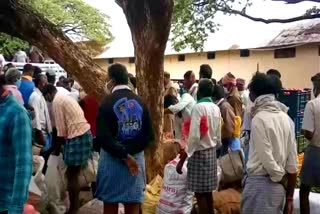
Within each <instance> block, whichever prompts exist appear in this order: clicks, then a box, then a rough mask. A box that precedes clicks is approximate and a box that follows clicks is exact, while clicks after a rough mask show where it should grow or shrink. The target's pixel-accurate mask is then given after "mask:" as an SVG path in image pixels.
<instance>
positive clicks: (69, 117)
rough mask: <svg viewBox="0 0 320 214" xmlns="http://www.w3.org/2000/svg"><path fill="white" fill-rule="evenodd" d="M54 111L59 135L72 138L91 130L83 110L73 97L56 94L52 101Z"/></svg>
mask: <svg viewBox="0 0 320 214" xmlns="http://www.w3.org/2000/svg"><path fill="white" fill-rule="evenodd" d="M52 111H53V115H54V120H55V126H56V129H57V132H58V137H64V138H66V139H72V138H75V137H79V136H81V135H83V134H85V133H86V132H87V131H89V130H90V125H89V123H88V122H87V120H86V119H85V117H84V113H83V110H82V109H81V107H80V105H79V104H78V102H77V101H76V100H75V99H73V98H72V97H70V96H60V95H56V96H55V98H54V99H53V102H52Z"/></svg>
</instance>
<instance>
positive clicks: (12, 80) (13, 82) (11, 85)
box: [4, 68, 24, 105]
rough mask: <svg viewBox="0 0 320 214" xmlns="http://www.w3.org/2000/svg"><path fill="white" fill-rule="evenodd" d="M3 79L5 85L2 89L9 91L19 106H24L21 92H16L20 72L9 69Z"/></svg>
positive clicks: (18, 85)
mask: <svg viewBox="0 0 320 214" xmlns="http://www.w3.org/2000/svg"><path fill="white" fill-rule="evenodd" d="M5 79H6V85H5V86H4V88H5V89H6V90H8V91H10V92H11V93H12V95H13V96H14V97H15V98H16V99H17V101H18V102H19V103H20V104H21V105H24V102H23V98H22V95H21V92H20V91H19V90H18V88H19V87H20V85H21V73H20V71H19V70H18V69H15V68H10V69H9V70H8V71H7V72H6V74H5Z"/></svg>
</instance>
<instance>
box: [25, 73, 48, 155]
mask: <svg viewBox="0 0 320 214" xmlns="http://www.w3.org/2000/svg"><path fill="white" fill-rule="evenodd" d="M34 83H35V88H34V91H33V93H32V94H31V96H30V99H29V105H30V106H31V107H32V108H33V109H34V113H35V118H34V119H33V120H32V128H33V130H34V132H35V139H36V143H38V144H39V145H42V146H43V152H44V156H45V160H47V159H48V158H49V155H45V154H46V152H47V151H48V150H49V149H50V148H51V145H52V143H51V139H52V138H51V133H52V125H51V120H50V114H49V110H48V106H47V103H46V100H45V99H44V96H43V95H42V91H43V89H44V87H45V86H46V85H47V84H48V81H47V76H46V75H43V74H39V75H38V76H37V77H36V78H35V80H34Z"/></svg>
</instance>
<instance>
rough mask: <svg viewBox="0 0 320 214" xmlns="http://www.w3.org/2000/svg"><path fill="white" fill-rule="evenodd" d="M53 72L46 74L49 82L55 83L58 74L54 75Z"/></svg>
mask: <svg viewBox="0 0 320 214" xmlns="http://www.w3.org/2000/svg"><path fill="white" fill-rule="evenodd" d="M51 74H52V73H50V72H47V73H46V76H47V79H48V83H51V84H54V83H55V82H56V74H55V73H54V74H53V75H51Z"/></svg>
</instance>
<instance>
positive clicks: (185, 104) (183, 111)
mask: <svg viewBox="0 0 320 214" xmlns="http://www.w3.org/2000/svg"><path fill="white" fill-rule="evenodd" d="M191 75H192V71H187V72H186V73H185V74H184V77H185V80H184V82H183V85H184V88H188V86H189V85H190V81H189V80H190V76H191ZM184 88H181V89H180V96H181V99H180V100H179V103H177V104H175V105H170V106H169V107H168V108H166V109H165V110H164V113H165V114H174V115H176V117H175V138H176V139H180V140H181V128H182V125H183V123H184V122H185V121H186V120H187V119H188V118H190V116H191V110H192V108H193V106H194V105H195V103H196V102H195V100H194V98H193V97H192V96H191V94H189V93H188V92H187V91H186V90H185V89H184Z"/></svg>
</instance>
